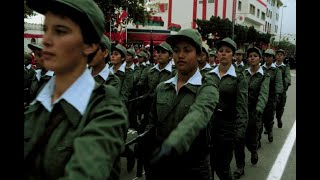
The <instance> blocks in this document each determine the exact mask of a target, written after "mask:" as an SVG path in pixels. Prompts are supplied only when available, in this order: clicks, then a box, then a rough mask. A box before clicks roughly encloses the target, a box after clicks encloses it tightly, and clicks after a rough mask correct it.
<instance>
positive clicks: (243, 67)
mask: <svg viewBox="0 0 320 180" xmlns="http://www.w3.org/2000/svg"><path fill="white" fill-rule="evenodd" d="M233 66H234V67H235V68H236V71H237V72H243V71H244V70H245V69H247V68H248V67H247V66H246V65H243V66H242V65H239V66H237V65H235V63H234V64H233Z"/></svg>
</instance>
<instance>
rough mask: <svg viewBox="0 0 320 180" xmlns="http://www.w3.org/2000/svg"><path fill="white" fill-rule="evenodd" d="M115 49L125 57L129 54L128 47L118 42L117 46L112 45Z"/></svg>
mask: <svg viewBox="0 0 320 180" xmlns="http://www.w3.org/2000/svg"><path fill="white" fill-rule="evenodd" d="M112 48H113V50H114V49H116V50H118V51H119V52H120V53H121V54H122V55H123V56H124V57H125V56H126V55H127V49H126V48H125V47H123V46H122V45H121V44H117V45H116V46H112Z"/></svg>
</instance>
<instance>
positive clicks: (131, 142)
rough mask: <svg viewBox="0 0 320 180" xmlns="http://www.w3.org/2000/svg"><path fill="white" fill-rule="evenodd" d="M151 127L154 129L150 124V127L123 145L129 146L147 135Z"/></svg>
mask: <svg viewBox="0 0 320 180" xmlns="http://www.w3.org/2000/svg"><path fill="white" fill-rule="evenodd" d="M152 129H154V126H152V127H151V128H149V129H147V130H146V131H144V132H143V133H142V134H139V135H138V136H137V137H135V138H133V139H132V140H131V141H129V142H126V143H125V146H129V145H131V144H134V143H137V142H139V141H141V140H142V139H143V138H144V137H145V136H147V135H148V134H149V133H150V132H151V130H152Z"/></svg>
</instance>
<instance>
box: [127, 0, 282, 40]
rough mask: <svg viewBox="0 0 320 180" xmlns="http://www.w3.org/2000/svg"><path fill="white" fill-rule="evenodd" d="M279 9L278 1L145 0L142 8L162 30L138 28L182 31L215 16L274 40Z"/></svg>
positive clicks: (280, 4)
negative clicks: (170, 26)
mask: <svg viewBox="0 0 320 180" xmlns="http://www.w3.org/2000/svg"><path fill="white" fill-rule="evenodd" d="M282 5H283V3H282V1H281V0H146V4H145V7H146V8H147V9H148V10H152V11H153V12H155V14H154V15H155V16H161V18H162V20H163V21H164V26H162V27H152V26H144V27H141V26H138V28H145V29H151V28H152V29H168V24H170V23H174V24H179V25H180V26H181V28H182V29H185V28H196V23H195V22H194V21H193V20H194V19H204V20H209V19H210V17H211V16H219V17H221V18H222V19H225V18H228V19H229V20H230V21H232V20H234V22H235V24H239V25H243V26H248V27H250V26H254V28H255V29H256V30H257V31H260V32H265V33H270V34H271V35H273V36H274V35H276V34H277V33H278V32H279V26H280V18H279V16H280V15H279V11H280V10H279V9H280V8H281V6H282ZM128 28H136V26H134V25H129V26H128Z"/></svg>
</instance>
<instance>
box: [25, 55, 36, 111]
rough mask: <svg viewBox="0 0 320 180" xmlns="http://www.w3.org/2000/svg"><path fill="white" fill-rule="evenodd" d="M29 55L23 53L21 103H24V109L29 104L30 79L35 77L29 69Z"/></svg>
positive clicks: (30, 58) (32, 70) (33, 72)
mask: <svg viewBox="0 0 320 180" xmlns="http://www.w3.org/2000/svg"><path fill="white" fill-rule="evenodd" d="M31 60H32V57H31V54H29V53H26V52H25V53H24V74H23V78H24V88H23V91H24V95H23V101H24V107H25V108H26V107H27V106H28V105H29V103H30V86H31V82H32V78H33V77H34V75H35V71H34V69H32V68H31V64H30V63H31Z"/></svg>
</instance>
